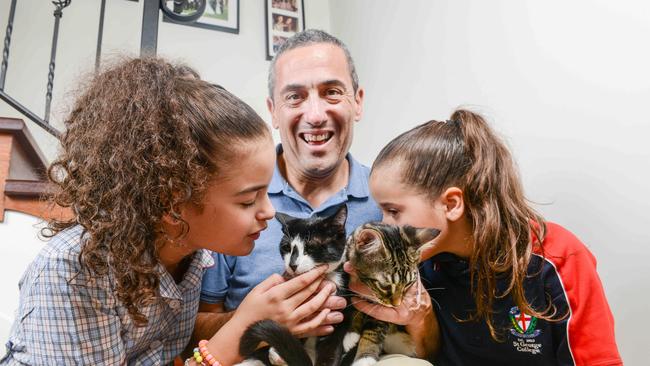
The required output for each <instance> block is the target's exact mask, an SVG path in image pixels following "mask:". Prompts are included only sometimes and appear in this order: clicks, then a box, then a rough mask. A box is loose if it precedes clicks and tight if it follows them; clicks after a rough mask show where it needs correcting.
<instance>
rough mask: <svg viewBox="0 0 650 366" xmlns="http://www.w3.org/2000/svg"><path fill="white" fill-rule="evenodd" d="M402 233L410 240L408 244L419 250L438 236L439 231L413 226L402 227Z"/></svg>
mask: <svg viewBox="0 0 650 366" xmlns="http://www.w3.org/2000/svg"><path fill="white" fill-rule="evenodd" d="M403 230H404V232H405V233H406V234H407V236H408V237H409V238H410V240H409V241H410V242H411V243H412V244H413V246H415V247H416V248H417V249H420V248H421V247H422V246H423V245H424V244H427V243H429V242H430V241H432V240H433V239H435V238H436V237H437V236H438V235H440V230H438V229H429V228H417V227H413V226H408V225H407V226H404V228H403Z"/></svg>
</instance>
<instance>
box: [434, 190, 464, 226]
mask: <svg viewBox="0 0 650 366" xmlns="http://www.w3.org/2000/svg"><path fill="white" fill-rule="evenodd" d="M440 201H441V202H442V204H443V205H444V207H445V216H446V217H447V220H449V221H457V220H458V219H460V218H461V217H463V215H464V214H465V200H464V199H463V190H462V189H460V188H458V187H449V188H447V189H446V190H445V191H444V192H442V194H441V195H440Z"/></svg>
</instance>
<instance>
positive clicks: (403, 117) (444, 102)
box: [330, 0, 650, 365]
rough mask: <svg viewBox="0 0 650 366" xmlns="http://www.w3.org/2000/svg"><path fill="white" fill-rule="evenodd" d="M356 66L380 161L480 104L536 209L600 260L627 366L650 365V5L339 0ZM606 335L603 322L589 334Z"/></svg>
mask: <svg viewBox="0 0 650 366" xmlns="http://www.w3.org/2000/svg"><path fill="white" fill-rule="evenodd" d="M330 5H331V9H330V11H331V14H332V17H331V27H332V28H331V30H332V33H334V34H335V35H337V36H339V37H340V38H341V39H343V40H344V41H345V42H346V43H347V44H348V46H349V47H350V49H351V52H352V54H353V56H354V57H355V59H356V62H357V64H356V66H357V68H358V72H359V77H360V80H361V84H362V85H363V86H365V88H366V104H365V116H364V118H363V120H362V121H361V122H360V123H359V124H358V125H357V127H356V131H355V133H356V136H355V142H354V144H353V147H352V152H353V154H355V155H356V156H357V157H358V158H359V159H360V160H362V161H364V162H366V163H370V162H372V160H373V159H374V157H375V156H376V154H377V153H378V151H379V149H380V148H381V147H382V146H383V145H385V144H386V143H387V142H388V141H389V140H390V139H391V138H393V137H394V136H396V135H397V134H398V133H400V132H403V131H405V130H407V129H409V128H411V127H413V126H415V125H416V124H419V123H421V122H425V121H427V120H430V119H446V118H447V117H448V116H449V115H450V113H451V111H452V110H453V108H455V107H456V106H459V105H464V104H470V105H473V106H474V107H477V108H479V110H482V111H484V112H485V113H486V114H487V115H488V116H489V117H490V118H491V119H492V120H493V122H494V127H495V128H496V129H497V130H498V131H499V132H501V133H502V134H503V135H504V136H505V137H506V138H507V141H508V142H509V144H510V146H511V147H512V150H513V151H514V154H515V155H516V158H517V160H518V163H519V166H520V169H521V172H522V175H523V179H524V183H525V188H526V190H527V194H528V197H529V198H530V199H531V200H533V201H535V202H537V203H539V205H537V207H538V208H539V209H540V210H541V212H542V213H543V214H544V215H545V216H546V217H547V218H548V219H549V220H551V221H555V222H559V223H561V224H563V225H564V226H566V227H567V228H569V229H570V230H572V231H573V232H574V233H576V234H577V235H578V236H579V237H580V238H581V239H582V240H583V241H584V242H585V243H586V244H587V245H588V246H589V248H590V249H591V251H592V252H593V253H594V254H595V255H596V257H597V259H598V263H599V265H598V270H599V273H600V276H601V279H602V281H603V284H604V287H605V290H606V293H607V295H608V298H609V301H610V305H611V307H612V310H613V313H614V317H615V319H616V331H617V340H618V345H619V348H620V351H621V353H622V356H623V358H624V361H626V363H629V364H630V365H640V364H646V362H647V357H648V356H649V355H650V352H649V351H648V350H649V348H648V347H647V345H646V343H647V338H648V337H647V329H648V327H649V326H650V321H648V317H647V309H648V302H649V300H650V295H649V294H650V283H649V280H650V275H649V274H650V266H648V264H647V261H648V259H649V258H650V255H649V254H650V232H648V230H647V227H648V223H649V221H648V220H649V215H648V212H650V189H648V188H647V187H648V181H650V147H649V144H648V141H647V140H648V137H650V118H649V117H648V105H649V104H648V103H649V102H650V67H649V65H650V47H648V44H650V43H649V42H650V2H647V1H643V0H638V1H616V2H614V1H605V0H583V1H560V0H550V1H535V0H520V1H505V0H504V1H468V0H463V1H460V0H459V1H440V0H438V1H430V0H420V1H414V0H413V1H409V2H400V3H397V2H394V1H375V0H355V1H348V0H331V2H330ZM589 326H590V327H592V329H593V331H594V332H598V324H591V325H589Z"/></svg>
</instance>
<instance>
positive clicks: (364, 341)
mask: <svg viewBox="0 0 650 366" xmlns="http://www.w3.org/2000/svg"><path fill="white" fill-rule="evenodd" d="M346 216H347V208H346V206H344V205H343V206H341V207H340V208H339V209H338V210H337V212H336V213H335V214H334V215H332V216H330V217H326V218H309V219H296V218H293V217H291V216H288V215H284V214H281V213H278V214H276V217H277V218H278V220H279V221H280V223H281V224H282V227H283V229H282V230H283V232H284V237H283V238H282V241H281V243H280V253H281V255H282V258H283V259H284V262H285V276H286V277H293V276H296V275H299V274H301V273H304V272H306V271H309V270H310V269H313V268H314V267H316V266H318V265H321V264H327V265H328V266H329V269H328V274H327V277H328V278H329V279H330V280H331V281H332V282H334V283H336V284H337V294H338V295H339V296H344V297H345V298H346V299H347V300H348V305H349V306H348V307H346V309H345V310H344V311H343V315H344V320H343V322H342V323H340V324H338V325H337V326H336V327H335V330H334V332H333V333H332V334H330V335H328V336H324V337H318V338H316V337H314V338H311V339H309V340H307V342H306V343H305V347H298V346H296V344H297V343H296V340H295V338H294V337H293V336H292V335H291V334H290V333H289V331H288V330H287V329H286V328H283V327H281V326H279V325H278V324H277V323H275V322H272V321H262V322H258V323H255V324H253V325H252V326H251V327H249V329H248V330H247V331H246V332H245V333H244V336H242V340H241V346H240V353H241V354H242V355H251V354H252V352H253V351H254V350H255V348H256V347H257V345H258V344H259V342H261V341H266V342H267V343H269V344H270V345H272V346H273V348H274V350H272V351H271V352H270V353H269V355H270V358H271V360H269V358H268V356H269V355H267V354H266V353H264V352H259V351H258V352H257V353H256V354H255V355H254V356H253V357H252V358H250V359H248V360H247V361H246V362H245V363H244V364H246V365H262V364H264V365H270V364H274V365H279V364H288V365H290V366H294V365H299V366H302V365H311V363H309V362H308V360H309V361H312V362H315V363H314V364H315V365H350V364H352V365H353V366H362V365H364V366H365V365H371V364H373V363H375V362H376V361H377V360H378V358H379V356H380V354H381V353H382V352H384V351H385V352H386V353H402V354H407V355H414V352H415V347H414V346H413V345H412V344H411V341H410V337H409V336H408V334H406V332H405V331H404V329H403V327H399V326H396V325H394V324H389V323H385V322H382V321H378V320H376V319H373V318H372V317H370V316H367V315H365V314H363V313H361V312H358V311H356V310H355V309H354V307H353V306H350V297H351V295H352V294H351V293H350V292H349V290H347V286H348V280H349V278H348V275H347V274H346V273H345V272H343V269H342V264H343V262H344V261H345V260H349V261H350V262H351V264H352V265H353V266H354V268H355V270H356V273H357V275H358V277H359V279H360V280H361V281H362V282H363V283H364V284H366V285H367V286H368V287H369V288H370V289H371V290H372V291H373V293H374V296H372V297H370V298H368V300H370V301H373V302H376V303H379V304H382V305H386V306H398V305H399V304H400V303H401V300H402V297H403V295H404V293H405V292H406V290H408V288H409V287H410V286H412V285H413V284H414V283H416V281H417V279H418V263H419V256H420V248H421V246H422V245H423V244H425V243H427V242H429V241H431V240H432V239H433V238H435V237H436V236H437V235H438V233H439V231H438V230H435V229H416V228H412V227H408V226H406V227H402V228H400V227H397V226H392V225H386V224H382V223H367V224H364V225H362V226H360V227H359V228H357V229H356V230H355V231H354V233H353V234H352V235H350V237H349V238H348V239H347V240H346V238H345V219H346ZM298 344H299V343H298ZM278 354H279V356H278Z"/></svg>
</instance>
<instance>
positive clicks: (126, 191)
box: [43, 58, 270, 326]
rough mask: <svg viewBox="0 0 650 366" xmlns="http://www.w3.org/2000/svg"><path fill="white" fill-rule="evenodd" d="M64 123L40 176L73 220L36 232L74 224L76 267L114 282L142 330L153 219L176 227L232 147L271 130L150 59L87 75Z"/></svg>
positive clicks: (241, 107) (192, 77)
mask: <svg viewBox="0 0 650 366" xmlns="http://www.w3.org/2000/svg"><path fill="white" fill-rule="evenodd" d="M65 126H66V132H65V134H64V135H63V136H62V138H61V146H62V152H61V153H60V156H58V157H57V159H56V160H55V161H54V162H53V163H52V164H51V166H50V167H49V169H48V176H49V179H50V180H51V182H52V183H54V185H55V187H56V192H55V194H54V195H53V201H54V202H55V203H56V204H58V205H60V206H62V207H70V208H71V209H72V212H73V215H74V217H73V218H71V219H69V220H57V219H54V220H51V221H50V222H49V225H48V227H47V228H46V229H45V231H44V232H43V235H44V236H46V237H51V236H54V235H56V234H57V233H58V232H60V231H62V230H65V229H66V228H69V227H71V226H74V225H81V226H82V227H83V229H84V234H83V238H84V241H83V244H82V248H81V252H80V255H79V261H80V263H81V265H82V269H83V270H88V271H90V273H92V274H93V275H96V276H103V275H107V274H110V275H111V276H114V278H115V291H116V296H117V298H118V299H119V300H120V301H121V302H122V303H123V304H124V306H125V307H126V308H127V309H128V312H129V314H130V316H131V317H132V318H133V320H134V323H135V324H137V325H141V326H142V325H145V324H146V323H147V319H146V317H145V316H144V315H143V314H142V312H141V311H140V310H139V309H141V308H142V307H143V306H146V305H148V304H151V303H152V302H153V301H154V299H155V298H156V297H157V296H158V286H159V272H158V270H157V267H158V266H159V258H158V248H157V247H158V245H159V242H160V239H161V236H162V235H164V234H163V233H162V229H161V219H162V217H163V216H164V215H171V216H172V217H174V218H176V219H178V220H180V221H181V222H182V220H181V218H180V215H179V206H180V205H182V204H184V203H187V202H192V203H195V204H200V201H201V198H202V195H203V194H204V191H205V188H206V183H207V182H208V181H209V180H210V179H212V178H213V177H215V176H216V175H219V174H220V169H223V168H225V167H226V165H227V164H228V163H229V162H230V161H232V160H233V158H234V157H235V155H236V154H237V152H238V149H237V148H236V147H237V146H238V145H241V144H242V143H243V142H245V141H251V140H253V141H254V140H255V139H262V138H268V139H270V131H269V129H268V127H267V125H266V123H264V121H262V119H261V118H260V117H259V116H258V115H257V114H256V113H255V112H254V111H253V109H252V108H251V107H249V106H248V105H247V104H246V103H244V102H243V101H241V100H240V99H238V98H237V97H235V96H234V95H232V94H231V93H229V92H227V91H226V90H225V89H223V88H221V87H219V86H216V85H212V84H209V83H207V82H205V81H202V80H200V79H199V78H198V74H197V73H196V72H195V71H194V70H192V69H191V68H189V67H187V66H185V65H174V64H171V63H169V62H168V61H165V60H162V59H158V58H142V59H125V60H121V61H119V62H117V63H116V64H114V65H113V66H110V67H109V68H108V69H107V70H106V71H104V72H102V73H100V74H97V75H95V76H94V77H92V79H91V80H90V81H89V83H87V84H86V85H85V86H82V88H81V94H80V97H79V98H78V99H77V100H76V102H75V104H74V106H73V108H72V111H71V113H70V115H69V117H68V118H67V119H66V121H65ZM182 223H183V225H184V226H183V227H184V230H183V232H184V233H186V232H187V230H188V227H187V223H185V222H182ZM117 269H119V270H117Z"/></svg>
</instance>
